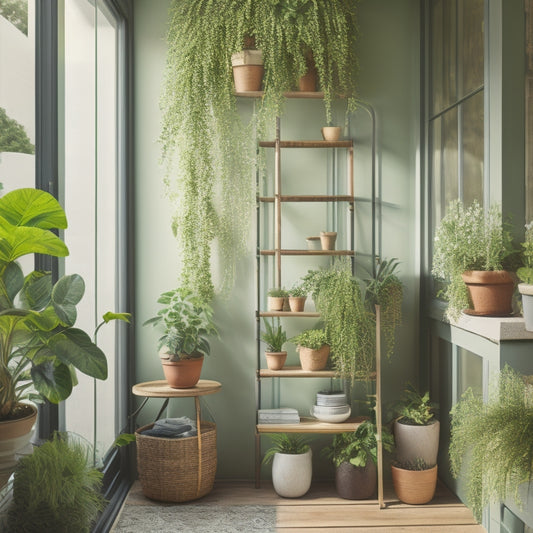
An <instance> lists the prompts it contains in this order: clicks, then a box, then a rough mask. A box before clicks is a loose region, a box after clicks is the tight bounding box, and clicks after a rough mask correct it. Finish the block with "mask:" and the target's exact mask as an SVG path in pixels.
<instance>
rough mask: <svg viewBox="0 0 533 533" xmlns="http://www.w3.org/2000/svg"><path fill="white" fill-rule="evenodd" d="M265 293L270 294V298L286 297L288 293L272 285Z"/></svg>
mask: <svg viewBox="0 0 533 533" xmlns="http://www.w3.org/2000/svg"><path fill="white" fill-rule="evenodd" d="M267 295H268V296H271V297H272V298H286V297H287V296H289V293H288V292H287V291H286V290H285V289H282V288H280V287H272V288H271V289H269V290H268V293H267Z"/></svg>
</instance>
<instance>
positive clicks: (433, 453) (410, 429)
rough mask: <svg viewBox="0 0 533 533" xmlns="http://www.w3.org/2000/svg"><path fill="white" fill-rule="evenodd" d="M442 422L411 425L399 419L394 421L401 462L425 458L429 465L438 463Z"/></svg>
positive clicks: (399, 460)
mask: <svg viewBox="0 0 533 533" xmlns="http://www.w3.org/2000/svg"><path fill="white" fill-rule="evenodd" d="M439 432H440V422H439V421H438V420H434V421H433V423H431V424H429V425H427V426H410V425H408V424H402V423H401V422H399V421H398V420H397V421H396V422H395V423H394V439H395V441H396V457H397V461H398V462H399V463H413V462H415V461H416V460H417V459H423V460H424V461H425V462H426V464H427V465H428V466H433V465H435V464H437V453H438V451H439Z"/></svg>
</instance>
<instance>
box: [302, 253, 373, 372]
mask: <svg viewBox="0 0 533 533" xmlns="http://www.w3.org/2000/svg"><path fill="white" fill-rule="evenodd" d="M303 280H304V285H305V288H306V290H307V292H308V293H309V294H311V295H312V297H313V299H314V301H315V304H316V308H317V310H318V311H319V312H320V315H321V317H322V319H323V320H324V324H325V331H326V334H327V338H328V340H329V344H330V346H331V355H330V360H331V361H332V363H333V366H334V368H335V370H336V371H337V373H338V374H339V375H340V376H343V377H345V378H349V379H351V380H352V381H353V380H355V379H356V378H361V379H367V378H368V377H369V376H370V375H371V373H372V371H373V369H374V361H375V319H374V314H373V313H371V312H369V311H368V310H367V309H366V307H365V304H364V301H363V298H362V296H361V289H360V286H359V282H358V281H357V280H356V278H355V277H354V276H353V275H352V270H351V263H350V261H349V260H346V259H343V258H341V259H338V260H336V261H334V262H333V264H332V265H331V266H330V267H329V268H327V269H322V270H312V271H309V272H308V274H307V275H306V276H305V277H304V278H303Z"/></svg>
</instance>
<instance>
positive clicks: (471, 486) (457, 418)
mask: <svg viewBox="0 0 533 533" xmlns="http://www.w3.org/2000/svg"><path fill="white" fill-rule="evenodd" d="M530 378H531V376H529V380H527V379H526V378H525V377H524V376H522V375H521V374H519V373H518V372H516V371H514V370H513V369H512V368H510V367H509V366H506V367H505V368H504V369H503V370H502V371H501V372H500V373H499V376H498V379H494V380H492V381H491V384H490V387H489V398H488V401H487V402H486V403H483V399H482V397H481V395H477V394H474V392H473V391H472V389H467V390H466V391H465V393H464V394H463V395H462V397H461V399H460V400H459V402H458V403H457V404H456V405H455V406H454V407H453V409H452V411H451V415H452V418H451V441H450V465H451V472H452V474H453V475H454V476H455V477H458V476H459V475H460V476H461V478H462V479H464V480H465V481H466V486H467V487H468V488H467V495H466V501H467V504H468V505H469V507H471V509H472V511H473V513H474V516H475V518H476V519H477V520H478V521H479V520H481V513H482V510H483V507H484V506H485V505H487V504H488V503H489V502H490V501H503V500H505V499H506V498H508V497H511V498H514V500H515V501H516V502H517V504H518V505H520V504H521V499H520V496H519V492H518V491H519V488H520V486H521V485H522V484H523V483H528V482H529V483H531V481H532V472H533V386H532V385H531V384H530V383H531V381H530Z"/></svg>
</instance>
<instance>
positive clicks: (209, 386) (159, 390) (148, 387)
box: [131, 379, 222, 398]
mask: <svg viewBox="0 0 533 533" xmlns="http://www.w3.org/2000/svg"><path fill="white" fill-rule="evenodd" d="M221 388H222V385H221V384H220V383H219V382H218V381H212V380H209V379H201V380H200V381H199V382H198V383H197V384H196V385H195V386H194V387H192V388H190V389H173V388H171V387H169V385H168V383H167V380H166V379H160V380H157V381H145V382H144V383H137V384H136V385H133V387H132V389H131V391H132V392H133V394H135V396H144V397H148V398H191V397H193V396H205V395H206V394H215V393H216V392H218V391H219V390H220V389H221Z"/></svg>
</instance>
